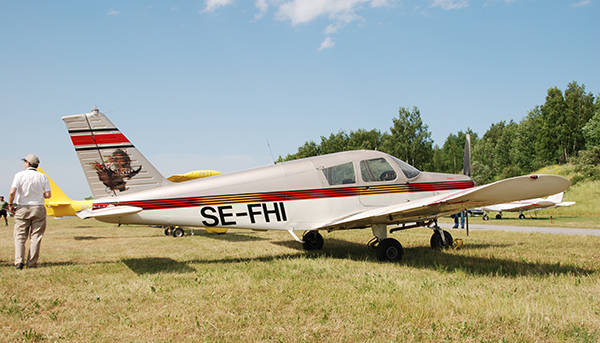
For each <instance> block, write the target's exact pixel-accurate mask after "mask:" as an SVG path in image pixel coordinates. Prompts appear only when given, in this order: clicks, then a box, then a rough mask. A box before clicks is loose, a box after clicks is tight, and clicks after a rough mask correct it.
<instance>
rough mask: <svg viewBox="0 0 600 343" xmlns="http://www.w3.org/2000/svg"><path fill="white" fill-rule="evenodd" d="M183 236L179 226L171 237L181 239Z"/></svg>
mask: <svg viewBox="0 0 600 343" xmlns="http://www.w3.org/2000/svg"><path fill="white" fill-rule="evenodd" d="M183 235H185V232H183V229H182V228H180V227H179V226H178V227H176V228H174V229H173V237H183Z"/></svg>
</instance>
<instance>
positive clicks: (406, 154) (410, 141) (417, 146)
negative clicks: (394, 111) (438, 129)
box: [382, 107, 433, 169]
mask: <svg viewBox="0 0 600 343" xmlns="http://www.w3.org/2000/svg"><path fill="white" fill-rule="evenodd" d="M383 140H384V141H383V149H382V150H383V151H385V152H387V153H388V154H390V155H393V156H396V157H398V158H400V159H402V160H404V161H406V162H408V163H409V164H411V165H413V166H414V167H416V168H418V169H422V168H426V167H428V166H430V165H431V160H432V157H433V140H432V139H431V133H430V132H429V131H428V126H427V125H425V124H423V121H422V120H421V113H420V111H419V109H418V108H417V107H413V109H412V111H411V110H409V109H408V108H405V107H400V110H399V111H398V118H394V119H393V126H392V127H390V134H389V135H384V139H383Z"/></svg>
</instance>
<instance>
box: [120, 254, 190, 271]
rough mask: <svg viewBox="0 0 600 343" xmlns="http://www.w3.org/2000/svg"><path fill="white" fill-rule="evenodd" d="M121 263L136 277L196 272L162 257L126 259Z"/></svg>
mask: <svg viewBox="0 0 600 343" xmlns="http://www.w3.org/2000/svg"><path fill="white" fill-rule="evenodd" d="M121 262H123V263H124V264H125V265H126V266H127V267H128V268H129V269H131V271H133V272H134V273H136V274H138V275H142V274H160V273H175V274H185V273H193V272H195V271H196V270H195V269H194V268H192V267H190V266H188V265H187V263H184V262H178V261H175V260H173V259H171V258H164V257H146V258H128V259H123V260H121Z"/></svg>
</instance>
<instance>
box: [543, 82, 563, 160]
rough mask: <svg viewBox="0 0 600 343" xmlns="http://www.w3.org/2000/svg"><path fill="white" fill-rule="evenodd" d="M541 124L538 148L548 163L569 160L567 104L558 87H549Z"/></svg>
mask: <svg viewBox="0 0 600 343" xmlns="http://www.w3.org/2000/svg"><path fill="white" fill-rule="evenodd" d="M540 109H541V113H542V116H541V125H540V127H539V132H538V140H537V142H536V150H537V152H538V153H539V154H540V157H541V158H542V159H543V161H544V162H545V163H546V164H555V163H559V162H563V163H564V162H566V161H567V150H566V148H567V143H566V140H567V135H568V133H567V132H565V131H566V123H565V113H566V109H567V104H566V102H565V99H564V97H563V94H562V91H561V90H560V89H558V88H557V87H553V88H550V89H548V95H547V96H546V102H545V103H544V105H542V106H541V107H540Z"/></svg>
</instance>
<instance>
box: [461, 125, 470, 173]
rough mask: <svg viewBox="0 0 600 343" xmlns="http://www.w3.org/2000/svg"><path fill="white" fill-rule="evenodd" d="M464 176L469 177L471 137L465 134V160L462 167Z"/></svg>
mask: <svg viewBox="0 0 600 343" xmlns="http://www.w3.org/2000/svg"><path fill="white" fill-rule="evenodd" d="M463 170H464V174H465V175H467V176H471V135H470V134H468V133H467V139H466V140H465V158H464V165H463Z"/></svg>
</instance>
